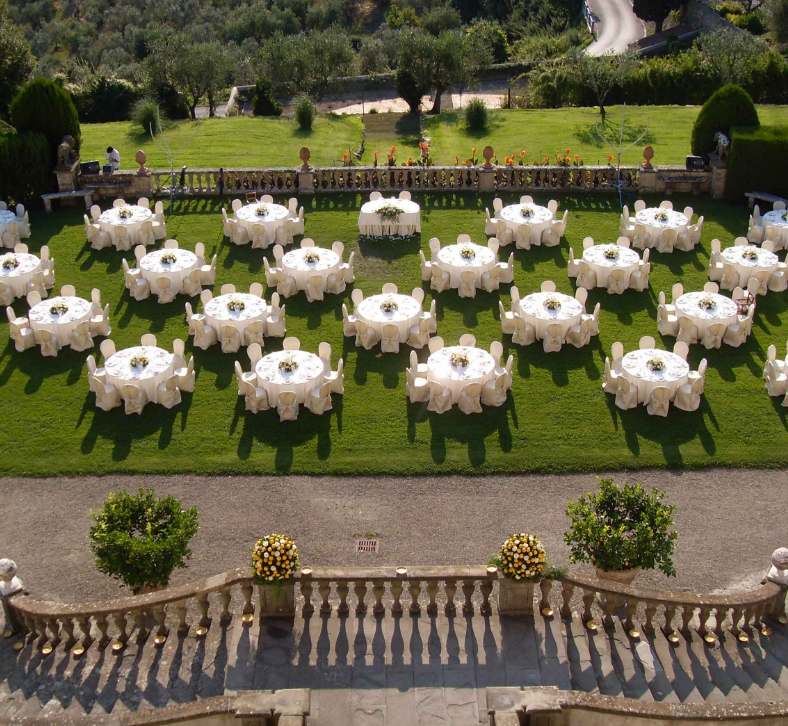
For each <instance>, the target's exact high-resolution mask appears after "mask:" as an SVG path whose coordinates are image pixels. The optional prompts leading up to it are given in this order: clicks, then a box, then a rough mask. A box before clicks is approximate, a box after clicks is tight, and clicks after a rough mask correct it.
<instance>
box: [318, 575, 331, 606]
mask: <svg viewBox="0 0 788 726" xmlns="http://www.w3.org/2000/svg"><path fill="white" fill-rule="evenodd" d="M317 591H318V593H319V594H320V612H321V613H330V612H331V603H330V602H329V601H328V596H329V595H330V594H331V583H330V582H329V581H328V580H321V581H320V582H319V583H318V586H317Z"/></svg>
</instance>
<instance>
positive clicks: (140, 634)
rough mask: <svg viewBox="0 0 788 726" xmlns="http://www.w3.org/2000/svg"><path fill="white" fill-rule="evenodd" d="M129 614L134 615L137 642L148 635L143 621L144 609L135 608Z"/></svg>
mask: <svg viewBox="0 0 788 726" xmlns="http://www.w3.org/2000/svg"><path fill="white" fill-rule="evenodd" d="M131 614H132V616H133V617H134V625H135V626H136V628H137V642H139V641H141V640H144V639H145V638H146V637H147V636H148V627H147V625H146V623H145V609H144V608H137V609H136V610H133V611H132V613H131Z"/></svg>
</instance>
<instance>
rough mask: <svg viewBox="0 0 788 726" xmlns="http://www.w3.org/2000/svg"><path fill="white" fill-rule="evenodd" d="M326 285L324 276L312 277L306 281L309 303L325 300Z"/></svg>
mask: <svg viewBox="0 0 788 726" xmlns="http://www.w3.org/2000/svg"><path fill="white" fill-rule="evenodd" d="M324 285H325V283H324V281H323V276H322V275H310V276H309V279H308V280H307V281H306V299H307V301H308V302H316V301H318V300H324V299H325V296H324V293H325V287H324Z"/></svg>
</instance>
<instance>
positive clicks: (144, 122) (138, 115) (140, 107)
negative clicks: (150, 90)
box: [131, 98, 167, 134]
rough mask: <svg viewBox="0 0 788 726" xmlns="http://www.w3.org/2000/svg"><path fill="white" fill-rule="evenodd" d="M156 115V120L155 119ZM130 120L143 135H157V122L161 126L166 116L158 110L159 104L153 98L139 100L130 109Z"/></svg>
mask: <svg viewBox="0 0 788 726" xmlns="http://www.w3.org/2000/svg"><path fill="white" fill-rule="evenodd" d="M157 114H158V119H157ZM131 120H132V121H133V122H134V125H135V126H137V127H138V128H139V130H140V131H141V132H142V133H143V134H150V132H151V129H153V133H154V134H157V133H159V121H161V124H162V126H163V125H164V122H165V121H166V120H167V116H166V114H165V113H164V112H163V111H162V110H161V109H160V108H159V104H158V103H156V100H155V99H153V98H141V99H140V100H139V101H137V102H136V103H135V104H134V106H133V107H132V109H131Z"/></svg>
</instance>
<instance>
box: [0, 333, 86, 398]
mask: <svg viewBox="0 0 788 726" xmlns="http://www.w3.org/2000/svg"><path fill="white" fill-rule="evenodd" d="M86 357H87V356H86V352H76V351H73V350H71V348H68V347H65V348H62V349H61V350H60V351H59V352H58V355H57V356H52V357H50V356H47V357H44V356H42V355H41V351H40V349H39V348H38V347H37V346H35V347H33V348H30V349H28V350H26V351H25V352H24V353H19V352H18V351H17V350H16V348H15V347H14V342H13V341H12V340H11V339H10V338H9V339H8V342H7V343H6V346H5V348H4V350H3V355H2V357H0V362H2V361H3V360H6V359H7V363H6V366H5V368H4V369H3V371H2V373H0V387H2V386H4V385H5V384H6V383H7V382H8V379H9V378H10V377H11V375H12V374H13V373H14V371H17V370H18V371H19V372H20V373H22V374H23V375H25V376H27V383H25V388H24V392H25V394H26V395H30V394H33V393H36V392H37V391H38V390H39V389H40V388H41V384H42V383H43V382H44V380H45V379H47V378H51V377H53V376H60V375H62V374H63V373H68V377H67V378H66V386H73V385H75V384H77V383H78V382H79V379H80V378H81V377H82V371H83V369H84V367H85V358H86Z"/></svg>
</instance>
